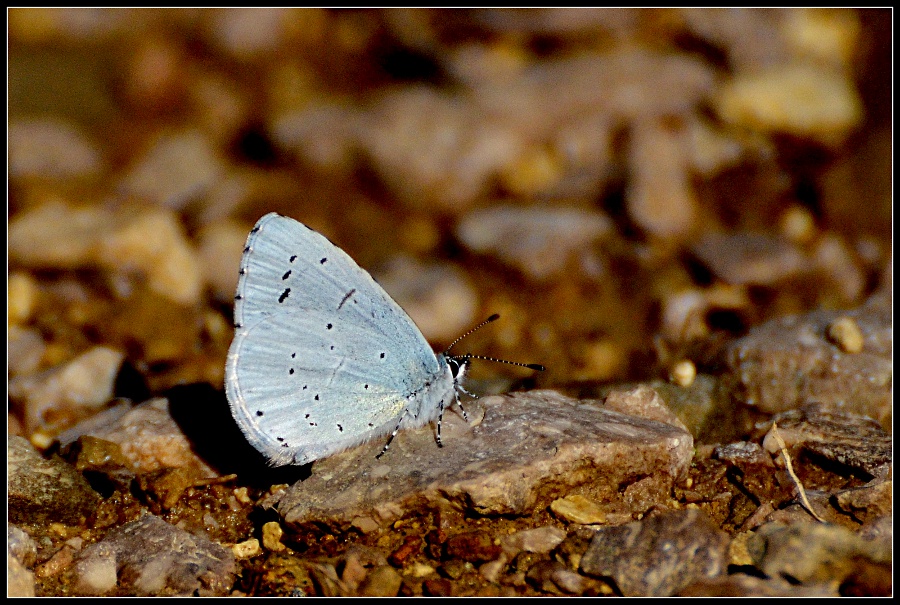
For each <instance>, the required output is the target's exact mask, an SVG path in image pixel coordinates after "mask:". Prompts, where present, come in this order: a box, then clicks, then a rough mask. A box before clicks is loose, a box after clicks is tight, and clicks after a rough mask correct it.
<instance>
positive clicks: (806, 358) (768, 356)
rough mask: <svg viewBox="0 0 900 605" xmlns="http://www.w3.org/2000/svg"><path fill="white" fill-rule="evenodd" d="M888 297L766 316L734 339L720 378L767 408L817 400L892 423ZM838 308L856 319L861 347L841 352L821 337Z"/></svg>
mask: <svg viewBox="0 0 900 605" xmlns="http://www.w3.org/2000/svg"><path fill="white" fill-rule="evenodd" d="M891 313H892V309H891V304H890V300H889V298H888V299H886V298H885V297H883V296H877V297H873V298H871V299H870V300H869V301H868V302H867V303H866V304H864V305H863V306H861V307H859V308H857V309H854V310H850V311H843V312H838V311H813V312H811V313H807V314H805V315H797V316H790V317H783V318H779V319H775V320H772V321H769V322H766V323H764V324H762V325H760V326H757V327H755V328H753V329H752V330H750V333H749V334H747V336H744V337H743V338H740V339H738V340H737V341H735V342H734V343H732V344H731V345H730V346H729V348H728V351H727V353H726V364H727V366H728V371H727V372H726V373H725V374H724V375H723V381H725V382H726V384H729V385H730V386H731V388H732V390H733V393H734V396H735V397H736V398H737V399H738V400H740V401H742V402H744V403H746V404H748V405H751V406H756V407H758V408H759V409H760V410H761V411H763V412H767V413H777V412H783V411H785V410H790V409H794V408H796V407H797V406H799V405H801V404H804V403H808V402H817V403H821V404H823V405H824V406H825V407H827V408H830V409H835V410H840V411H843V412H853V413H856V414H862V415H865V416H869V417H871V418H874V419H875V420H877V421H878V422H879V423H880V424H881V426H882V427H885V428H888V427H890V426H891V415H892V405H891V404H892V393H891V389H892V386H893V366H892V354H893V322H892V318H891ZM842 316H846V317H851V318H853V319H854V320H855V321H856V324H857V325H858V326H859V328H860V331H861V332H862V334H863V338H864V345H863V350H862V351H861V352H859V353H846V352H844V351H843V350H841V349H840V347H838V346H837V345H835V344H833V343H832V342H830V341H829V340H828V338H827V330H828V326H829V325H831V323H832V322H833V321H834V320H835V319H837V318H839V317H842Z"/></svg>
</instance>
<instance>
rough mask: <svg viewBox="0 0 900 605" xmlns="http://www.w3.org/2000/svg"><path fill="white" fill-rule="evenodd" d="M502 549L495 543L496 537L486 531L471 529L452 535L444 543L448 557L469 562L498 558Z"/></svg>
mask: <svg viewBox="0 0 900 605" xmlns="http://www.w3.org/2000/svg"><path fill="white" fill-rule="evenodd" d="M501 551H502V549H501V548H500V546H499V545H498V544H494V538H493V537H492V536H491V535H490V534H489V533H487V532H484V531H470V532H464V533H461V534H456V535H455V536H451V537H450V538H449V539H448V540H447V542H446V543H445V544H444V552H445V553H446V555H447V557H449V558H452V559H460V560H462V561H467V562H469V563H480V562H484V561H492V560H494V559H496V558H497V557H498V556H499V555H500V552H501Z"/></svg>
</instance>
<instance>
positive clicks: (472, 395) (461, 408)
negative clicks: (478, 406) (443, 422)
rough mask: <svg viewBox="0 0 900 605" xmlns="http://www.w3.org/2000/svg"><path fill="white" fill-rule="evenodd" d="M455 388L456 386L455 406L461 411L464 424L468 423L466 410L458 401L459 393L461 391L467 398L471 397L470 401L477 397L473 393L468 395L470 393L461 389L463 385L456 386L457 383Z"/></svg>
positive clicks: (463, 388)
mask: <svg viewBox="0 0 900 605" xmlns="http://www.w3.org/2000/svg"><path fill="white" fill-rule="evenodd" d="M455 386H456V389H457V393H456V405H458V406H459V409H460V411H462V415H463V420H465V421H466V422H469V415H468V414H466V409H465V408H464V407H463V405H462V401H460V398H459V392H460V391H461V392H463V393H465V394H466V395H468V396H469V397H471V398H472V399H478V395H476V394H475V393H470V392H469V391H467V390H466V389H465V387H463V385H461V384H458V383H457V384H456V385H455Z"/></svg>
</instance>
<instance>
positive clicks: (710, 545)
mask: <svg viewBox="0 0 900 605" xmlns="http://www.w3.org/2000/svg"><path fill="white" fill-rule="evenodd" d="M727 547H728V535H727V534H726V533H725V532H723V531H722V530H720V529H718V528H717V527H715V526H714V525H713V523H712V522H711V521H710V519H709V517H707V516H706V514H704V513H702V512H701V511H700V510H698V509H689V510H683V511H673V512H668V513H665V514H662V515H657V516H653V517H648V518H646V519H644V520H642V521H636V522H634V523H628V524H626V525H620V526H615V527H606V528H603V529H601V530H599V531H598V532H597V534H596V535H595V536H594V539H593V540H592V541H591V545H590V546H589V547H588V550H587V552H586V553H585V554H584V556H583V557H582V558H581V571H582V572H584V573H586V574H589V575H593V576H602V577H610V578H613V579H614V580H615V582H616V584H617V585H618V587H619V590H621V591H622V594H623V595H625V596H645V597H646V596H669V595H673V594H675V593H676V592H678V591H679V590H681V589H682V588H684V587H685V586H688V585H689V584H691V583H692V582H694V581H696V580H698V579H701V578H712V577H715V576H718V575H720V574H722V573H724V571H725V564H726V560H725V551H726V549H727Z"/></svg>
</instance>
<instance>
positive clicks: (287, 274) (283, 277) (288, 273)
mask: <svg viewBox="0 0 900 605" xmlns="http://www.w3.org/2000/svg"><path fill="white" fill-rule="evenodd" d="M290 276H291V270H290V269H288V270H287V272H286V273H285V274H284V275H282V276H281V279H282V280H285V279H287V278H289V277H290Z"/></svg>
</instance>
